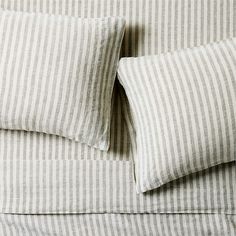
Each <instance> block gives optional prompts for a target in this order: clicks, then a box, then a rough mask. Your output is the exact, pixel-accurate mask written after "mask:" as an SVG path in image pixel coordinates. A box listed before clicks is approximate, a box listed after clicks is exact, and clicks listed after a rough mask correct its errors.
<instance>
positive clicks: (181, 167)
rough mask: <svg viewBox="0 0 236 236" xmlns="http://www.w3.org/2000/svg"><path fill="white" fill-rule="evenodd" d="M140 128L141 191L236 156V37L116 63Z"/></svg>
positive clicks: (137, 164) (138, 171)
mask: <svg viewBox="0 0 236 236" xmlns="http://www.w3.org/2000/svg"><path fill="white" fill-rule="evenodd" d="M118 73H119V79H120V81H121V83H122V84H123V86H124V88H125V90H126V93H127V96H128V99H129V101H130V105H131V110H132V113H133V116H134V120H135V124H136V132H137V156H136V157H135V160H134V163H135V172H136V180H137V191H138V193H140V192H145V191H148V190H151V189H154V188H157V187H159V186H161V185H163V184H165V183H168V182H170V181H172V180H175V179H177V178H180V177H182V176H185V175H188V174H190V173H194V172H197V171H200V170H203V169H206V168H209V167H212V166H214V165H217V164H220V163H225V162H230V161H233V160H235V152H236V38H234V39H228V40H226V41H221V42H219V43H213V44H208V45H206V46H201V47H196V48H191V49H186V50H180V51H176V52H173V53H167V54H161V55H159V56H158V55H157V56H146V57H139V58H124V59H122V60H121V61H120V65H119V68H118Z"/></svg>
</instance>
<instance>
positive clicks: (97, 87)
mask: <svg viewBox="0 0 236 236" xmlns="http://www.w3.org/2000/svg"><path fill="white" fill-rule="evenodd" d="M124 26H125V23H124V20H123V19H122V18H113V17H108V18H95V19H82V18H81V19H80V18H76V17H69V16H56V15H46V14H37V13H22V12H13V11H3V10H2V11H0V128H2V129H12V130H26V131H35V132H43V133H48V134H54V135H60V136H63V137H67V138H69V139H74V140H76V141H79V142H81V143H87V144H88V145H90V146H93V147H96V148H99V149H101V150H107V149H108V147H109V135H110V111H111V97H112V90H113V84H114V80H115V75H116V68H117V64H118V60H119V51H120V47H121V42H122V37H123V34H124Z"/></svg>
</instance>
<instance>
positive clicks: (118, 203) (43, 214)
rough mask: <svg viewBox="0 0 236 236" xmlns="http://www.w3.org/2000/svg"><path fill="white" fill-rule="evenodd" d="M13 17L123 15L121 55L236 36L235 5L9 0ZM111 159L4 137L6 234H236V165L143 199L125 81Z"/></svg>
mask: <svg viewBox="0 0 236 236" xmlns="http://www.w3.org/2000/svg"><path fill="white" fill-rule="evenodd" d="M0 7H1V8H3V9H9V10H18V11H26V12H42V13H50V14H62V15H71V16H79V17H103V16H123V17H124V18H125V19H126V24H127V28H126V32H125V36H124V40H123V46H122V51H121V56H122V57H124V56H143V55H150V54H151V55H153V54H160V53H165V52H169V51H174V50H177V49H182V48H187V47H193V46H198V45H202V44H206V43H209V42H214V41H219V40H222V39H226V38H231V37H234V36H236V1H235V0H227V1H225V0H207V1H204V0H198V1H196V0H174V1H172V0H167V1H166V0H158V1H156V0H47V1H44V0H31V1H28V0H1V1H0ZM114 98H115V99H114V105H113V111H112V124H111V144H110V145H111V146H110V149H109V151H108V152H104V151H99V150H97V149H93V148H90V147H88V146H86V145H84V144H78V143H77V142H74V141H71V140H68V139H65V138H62V137H57V136H54V135H47V134H42V133H33V132H25V131H10V130H0V176H1V177H0V213H1V214H0V232H1V235H235V234H236V198H235V196H236V165H235V161H234V162H230V163H227V164H222V165H218V166H215V167H212V168H210V169H206V170H203V171H200V172H197V173H194V174H191V175H188V176H185V177H183V178H180V179H178V180H175V181H172V182H170V183H168V184H166V185H164V186H162V187H160V188H158V189H157V190H153V191H149V192H147V193H145V194H137V193H136V190H135V179H134V176H133V168H134V167H133V157H134V155H135V145H136V143H135V135H136V133H135V127H134V124H133V120H132V114H131V112H130V108H129V103H128V100H127V98H126V94H125V92H124V90H123V88H122V87H121V85H120V84H119V83H118V82H116V84H115V89H114Z"/></svg>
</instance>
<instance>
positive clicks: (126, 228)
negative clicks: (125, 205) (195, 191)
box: [0, 214, 236, 236]
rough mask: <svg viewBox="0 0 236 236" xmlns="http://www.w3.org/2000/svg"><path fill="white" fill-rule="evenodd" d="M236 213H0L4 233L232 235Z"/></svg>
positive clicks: (50, 235)
mask: <svg viewBox="0 0 236 236" xmlns="http://www.w3.org/2000/svg"><path fill="white" fill-rule="evenodd" d="M235 223H236V216H233V215H226V216H225V215H221V214H213V215H210V214H206V215H202V214H187V215H183V214H175V215H169V214H161V215H159V214H129V215H127V214H85V215H60V216H57V215H46V216H44V215H41V216H39V215H0V234H1V235H4V236H11V235H16V236H32V235H37V236H45V235H47V236H55V235H58V236H78V235H79V236H94V235H96V236H111V235H112V236H113V235H114V236H123V235H124V236H126V235H129V236H149V235H150V236H151V235H155V236H189V235H192V236H209V235H214V236H222V235H225V236H235V235H236V228H235Z"/></svg>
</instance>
